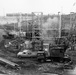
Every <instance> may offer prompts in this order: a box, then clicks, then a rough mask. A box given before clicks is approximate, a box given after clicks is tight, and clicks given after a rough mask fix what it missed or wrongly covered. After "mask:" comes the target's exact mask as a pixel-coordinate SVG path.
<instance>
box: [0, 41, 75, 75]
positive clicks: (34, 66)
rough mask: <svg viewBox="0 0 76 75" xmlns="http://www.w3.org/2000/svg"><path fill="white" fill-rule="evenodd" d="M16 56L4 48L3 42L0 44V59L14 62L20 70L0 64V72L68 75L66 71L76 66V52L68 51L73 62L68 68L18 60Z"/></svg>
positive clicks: (22, 74)
mask: <svg viewBox="0 0 76 75" xmlns="http://www.w3.org/2000/svg"><path fill="white" fill-rule="evenodd" d="M16 54H17V53H14V52H10V51H9V50H8V49H6V48H4V41H2V42H1V43H0V57H3V58H6V59H8V60H10V61H12V62H15V63H17V64H19V65H20V67H21V69H19V70H17V69H13V68H11V67H8V66H4V65H2V64H0V71H1V72H3V73H6V74H7V75H52V74H56V75H68V74H67V71H68V70H73V69H74V67H75V65H76V51H70V52H69V53H68V54H69V55H70V57H71V58H72V61H73V63H72V65H68V66H64V64H63V63H58V62H48V63H39V62H38V61H37V60H36V58H33V59H32V58H22V59H19V58H17V56H16ZM21 62H23V64H22V63H21Z"/></svg>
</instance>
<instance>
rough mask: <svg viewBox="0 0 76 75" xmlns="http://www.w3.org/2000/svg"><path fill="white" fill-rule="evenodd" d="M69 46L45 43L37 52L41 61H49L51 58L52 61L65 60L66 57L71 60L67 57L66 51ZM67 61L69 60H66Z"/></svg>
mask: <svg viewBox="0 0 76 75" xmlns="http://www.w3.org/2000/svg"><path fill="white" fill-rule="evenodd" d="M67 48H68V45H67V44H65V43H64V44H56V45H55V44H54V45H52V44H48V43H44V44H43V49H42V50H39V51H38V53H37V59H38V60H39V61H42V60H44V61H47V59H50V60H51V61H59V62H64V60H65V59H68V61H71V59H70V58H69V57H65V52H66V50H67ZM66 61H67V60H66Z"/></svg>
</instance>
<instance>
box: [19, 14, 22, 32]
mask: <svg viewBox="0 0 76 75" xmlns="http://www.w3.org/2000/svg"><path fill="white" fill-rule="evenodd" d="M21 21H22V15H21V13H20V14H19V22H18V27H19V29H20V30H19V31H20V32H21Z"/></svg>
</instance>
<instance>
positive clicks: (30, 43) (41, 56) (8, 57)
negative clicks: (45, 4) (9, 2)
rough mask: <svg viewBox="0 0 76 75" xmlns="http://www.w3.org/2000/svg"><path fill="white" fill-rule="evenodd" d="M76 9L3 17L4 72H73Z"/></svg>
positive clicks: (0, 51) (0, 61) (0, 65)
mask: <svg viewBox="0 0 76 75" xmlns="http://www.w3.org/2000/svg"><path fill="white" fill-rule="evenodd" d="M75 16H76V13H71V14H68V15H61V14H59V13H58V14H57V15H44V14H43V13H42V12H32V13H31V14H22V13H16V14H7V15H6V16H5V17H1V18H0V22H1V23H0V71H1V72H2V73H3V74H4V75H73V74H71V73H70V72H73V71H74V69H75V65H76V33H75V32H76V31H75V27H76V26H75V24H76V22H75V21H76V18H75Z"/></svg>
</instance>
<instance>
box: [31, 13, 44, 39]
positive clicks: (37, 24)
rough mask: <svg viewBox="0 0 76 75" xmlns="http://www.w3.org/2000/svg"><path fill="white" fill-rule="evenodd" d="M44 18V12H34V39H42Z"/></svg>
mask: <svg viewBox="0 0 76 75" xmlns="http://www.w3.org/2000/svg"><path fill="white" fill-rule="evenodd" d="M42 18H43V13H42V12H32V40H39V39H41V30H42V20H43V19H42Z"/></svg>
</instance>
